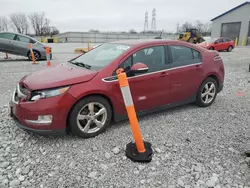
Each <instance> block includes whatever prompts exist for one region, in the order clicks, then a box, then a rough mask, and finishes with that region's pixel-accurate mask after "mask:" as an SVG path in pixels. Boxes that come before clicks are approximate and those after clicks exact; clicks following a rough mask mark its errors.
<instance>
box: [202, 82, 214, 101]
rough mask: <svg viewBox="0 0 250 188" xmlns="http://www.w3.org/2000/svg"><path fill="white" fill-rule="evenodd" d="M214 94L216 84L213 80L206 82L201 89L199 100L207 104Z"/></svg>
mask: <svg viewBox="0 0 250 188" xmlns="http://www.w3.org/2000/svg"><path fill="white" fill-rule="evenodd" d="M215 94H216V86H215V84H214V83H213V82H208V83H206V84H205V86H204V87H203V89H202V92H201V100H202V102H203V103H205V104H209V103H210V102H211V101H213V99H214V97H215Z"/></svg>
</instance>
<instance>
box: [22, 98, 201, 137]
mask: <svg viewBox="0 0 250 188" xmlns="http://www.w3.org/2000/svg"><path fill="white" fill-rule="evenodd" d="M188 108H198V107H197V105H195V104H193V103H191V104H186V105H182V106H177V107H173V108H169V109H165V110H162V111H158V112H153V113H151V114H148V115H141V116H138V117H137V118H138V122H139V124H140V121H144V120H147V119H150V118H157V116H159V115H166V112H171V113H178V111H183V110H185V109H188ZM127 123H129V120H128V119H125V120H122V121H119V122H117V123H116V122H112V123H111V125H110V126H109V128H108V129H107V130H106V131H105V132H103V133H102V135H104V134H105V133H107V132H108V131H109V130H110V129H113V130H115V129H119V128H121V126H124V124H127ZM20 131H24V132H26V133H27V134H28V135H30V139H34V140H37V141H38V140H40V139H43V141H49V140H64V141H66V140H68V141H69V140H71V141H75V140H84V138H81V137H79V136H77V135H72V134H71V133H67V134H66V135H40V134H36V133H33V132H27V131H25V130H20ZM98 136H99V135H98ZM98 136H96V137H93V138H88V139H98Z"/></svg>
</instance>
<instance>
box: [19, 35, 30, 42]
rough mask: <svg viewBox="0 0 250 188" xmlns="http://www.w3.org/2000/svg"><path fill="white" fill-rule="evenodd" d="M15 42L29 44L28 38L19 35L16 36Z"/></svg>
mask: <svg viewBox="0 0 250 188" xmlns="http://www.w3.org/2000/svg"><path fill="white" fill-rule="evenodd" d="M16 40H17V41H20V42H25V43H30V42H31V40H30V39H29V38H27V37H24V36H21V35H17V37H16Z"/></svg>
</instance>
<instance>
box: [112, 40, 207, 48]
mask: <svg viewBox="0 0 250 188" xmlns="http://www.w3.org/2000/svg"><path fill="white" fill-rule="evenodd" d="M109 43H111V44H124V45H129V46H133V47H137V46H144V45H155V44H162V45H167V44H168V43H169V44H170V43H171V44H176V45H183V46H189V47H191V48H196V49H199V50H200V51H205V50H204V48H201V47H200V46H199V45H196V44H193V43H189V42H186V41H180V40H173V39H137V40H133V39H130V40H119V41H113V42H109Z"/></svg>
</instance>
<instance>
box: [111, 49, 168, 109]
mask: <svg viewBox="0 0 250 188" xmlns="http://www.w3.org/2000/svg"><path fill="white" fill-rule="evenodd" d="M166 59H167V58H166V53H165V47H164V46H153V47H147V48H143V49H140V50H138V51H136V52H135V53H134V54H133V55H131V56H129V57H128V58H127V59H126V60H125V61H123V62H121V64H120V65H119V67H118V68H123V69H124V70H125V71H126V72H127V76H128V82H129V86H130V90H131V95H132V98H133V102H134V106H135V110H136V111H137V112H138V111H144V110H148V109H153V108H157V107H159V106H161V105H164V104H167V103H168V100H169V95H170V93H169V84H170V80H169V78H168V74H167V72H166V70H167V69H168V66H169V65H168V64H166V62H167V61H166ZM137 62H141V63H144V64H146V65H147V66H148V68H149V69H148V72H147V73H143V74H130V73H129V72H130V68H131V67H132V65H133V64H135V63H137ZM111 91H114V92H113V93H114V95H116V96H115V98H117V99H121V100H122V97H121V91H120V87H119V83H118V82H117V81H116V82H112V86H111ZM122 103H123V102H122ZM124 113H125V111H124Z"/></svg>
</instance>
